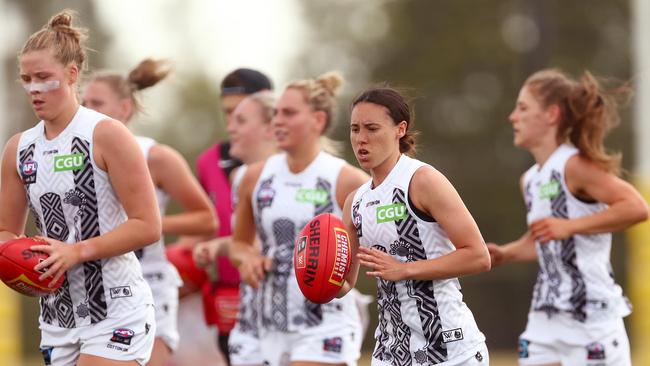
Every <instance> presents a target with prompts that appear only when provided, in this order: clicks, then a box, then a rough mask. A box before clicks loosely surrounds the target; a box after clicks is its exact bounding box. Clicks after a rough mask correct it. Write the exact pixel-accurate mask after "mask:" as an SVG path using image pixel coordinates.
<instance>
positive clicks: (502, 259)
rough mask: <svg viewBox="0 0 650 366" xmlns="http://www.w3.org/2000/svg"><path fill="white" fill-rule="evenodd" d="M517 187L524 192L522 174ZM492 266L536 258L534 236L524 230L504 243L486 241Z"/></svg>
mask: <svg viewBox="0 0 650 366" xmlns="http://www.w3.org/2000/svg"><path fill="white" fill-rule="evenodd" d="M519 189H520V190H521V194H522V195H523V194H524V176H523V175H522V176H521V178H519ZM488 250H489V252H490V260H491V262H492V266H500V265H502V264H506V263H509V262H527V261H534V260H537V251H536V250H535V238H534V237H533V236H532V234H531V232H530V231H526V232H525V233H524V235H522V236H521V238H519V239H517V240H515V241H513V242H510V243H508V244H505V245H497V244H495V243H488Z"/></svg>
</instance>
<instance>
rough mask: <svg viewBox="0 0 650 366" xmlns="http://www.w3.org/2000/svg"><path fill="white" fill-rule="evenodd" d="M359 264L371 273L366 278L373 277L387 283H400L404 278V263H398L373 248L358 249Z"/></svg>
mask: <svg viewBox="0 0 650 366" xmlns="http://www.w3.org/2000/svg"><path fill="white" fill-rule="evenodd" d="M357 258H359V264H361V265H362V266H365V267H368V268H370V269H371V271H368V272H366V274H367V275H368V276H374V277H377V278H381V279H384V280H388V281H401V280H403V279H404V278H405V272H406V271H405V267H406V263H403V262H400V261H398V260H397V259H395V258H393V257H392V256H391V255H389V254H387V253H384V252H382V251H381V250H378V249H375V248H366V247H361V246H360V247H359V253H358V254H357Z"/></svg>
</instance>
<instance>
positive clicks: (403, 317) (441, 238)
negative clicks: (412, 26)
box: [341, 88, 490, 366]
mask: <svg viewBox="0 0 650 366" xmlns="http://www.w3.org/2000/svg"><path fill="white" fill-rule="evenodd" d="M411 115H412V113H411V110H410V107H409V105H408V103H407V102H406V100H405V99H404V98H403V96H402V95H401V94H400V93H399V92H397V91H396V90H394V89H391V88H371V89H368V90H366V91H364V92H362V93H361V94H359V96H357V97H356V98H355V100H354V101H353V103H352V115H351V117H350V142H351V144H352V149H353V151H354V154H355V156H356V158H357V161H358V162H359V165H360V166H361V167H362V168H364V169H366V170H368V171H370V174H371V176H372V179H370V180H369V181H367V182H366V183H365V184H364V185H362V186H361V187H359V189H358V190H356V191H354V192H353V193H351V194H350V196H349V197H348V198H347V200H346V202H345V206H344V211H343V215H344V216H343V218H344V222H345V223H346V225H347V226H348V229H349V230H348V231H349V234H350V242H351V245H352V248H353V249H352V252H353V253H358V254H357V257H356V258H355V259H354V260H353V267H352V268H351V270H350V272H349V275H348V277H347V281H346V285H345V288H344V289H343V291H342V292H341V294H344V293H345V290H347V288H350V287H353V286H354V284H355V283H356V280H357V276H358V272H359V264H361V265H363V266H365V267H368V268H369V271H368V272H366V273H367V274H368V275H370V276H373V277H376V278H377V293H378V295H377V305H378V312H379V324H378V326H377V329H376V331H375V339H376V344H375V349H374V351H373V354H372V365H385V366H388V365H436V364H445V365H489V355H488V350H487V346H486V344H485V336H484V335H483V333H481V331H480V330H479V329H478V327H477V325H476V321H475V320H474V316H473V315H472V312H471V311H470V310H469V308H468V307H467V305H465V303H464V302H463V296H462V293H461V291H460V284H459V282H458V279H457V277H460V276H463V275H468V274H472V273H478V272H485V271H489V269H490V257H489V254H488V251H487V249H486V248H485V244H484V242H483V237H482V236H481V233H480V231H479V229H478V226H477V224H476V222H475V221H474V218H473V217H472V215H471V214H470V213H469V211H468V210H467V208H466V207H465V204H464V203H463V201H462V200H461V198H460V196H459V195H458V193H457V192H456V190H455V189H454V187H453V186H452V185H451V183H450V182H449V181H448V180H447V178H446V177H445V176H444V175H442V174H441V173H440V172H439V171H437V170H436V169H434V168H433V167H431V166H430V165H428V164H426V163H423V162H421V161H419V160H416V159H413V158H411V157H409V155H412V154H413V153H414V150H415V147H414V144H415V140H414V136H415V135H414V132H413V130H409V128H410V127H412V125H413V122H414V121H413V119H412V118H411Z"/></svg>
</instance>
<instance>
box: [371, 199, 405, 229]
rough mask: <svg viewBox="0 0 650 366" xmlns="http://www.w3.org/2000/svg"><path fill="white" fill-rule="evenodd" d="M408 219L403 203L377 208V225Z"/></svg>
mask: <svg viewBox="0 0 650 366" xmlns="http://www.w3.org/2000/svg"><path fill="white" fill-rule="evenodd" d="M405 218H406V206H405V205H404V204H403V203H395V204H392V205H386V206H379V207H377V223H378V224H381V223H383V222H390V221H397V220H403V219H405Z"/></svg>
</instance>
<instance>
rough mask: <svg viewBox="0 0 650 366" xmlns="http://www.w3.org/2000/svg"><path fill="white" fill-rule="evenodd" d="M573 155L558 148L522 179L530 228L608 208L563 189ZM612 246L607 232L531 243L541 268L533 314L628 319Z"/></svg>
mask: <svg viewBox="0 0 650 366" xmlns="http://www.w3.org/2000/svg"><path fill="white" fill-rule="evenodd" d="M577 153H578V150H577V149H576V148H574V147H572V146H569V145H561V146H560V147H558V148H557V150H555V152H553V154H552V155H551V156H550V157H549V159H548V160H547V161H546V163H544V165H543V166H542V167H539V166H538V165H534V166H533V167H531V168H530V169H529V170H528V171H527V172H526V173H525V174H524V179H523V187H524V199H525V201H526V208H527V210H528V215H527V221H528V224H529V225H530V224H531V223H533V222H534V221H536V220H539V219H542V218H545V217H557V218H562V219H573V218H577V217H582V216H587V215H592V214H595V213H597V212H600V211H602V210H603V209H605V208H606V205H604V204H602V203H599V202H591V203H590V202H583V201H581V200H580V199H578V198H576V197H575V196H573V195H572V194H571V192H570V191H569V189H568V188H567V185H566V182H565V179H564V169H565V166H566V163H567V161H568V160H569V158H571V157H572V156H573V155H575V154H577ZM611 245H612V235H611V234H609V233H605V234H593V235H573V236H571V237H569V238H567V239H564V240H553V241H550V242H548V243H545V244H541V243H539V242H537V243H535V246H536V249H537V258H538V261H539V266H540V269H539V274H538V276H537V282H536V283H535V287H534V290H533V300H532V304H531V310H532V311H544V312H546V313H547V314H548V315H549V316H552V315H553V314H556V313H559V312H567V313H570V314H571V316H572V317H573V318H574V319H576V320H578V321H581V322H585V321H591V320H596V321H602V320H609V319H615V318H619V317H621V316H626V315H628V314H629V313H630V310H631V309H630V306H629V303H628V302H627V299H626V298H625V297H624V296H623V295H622V293H623V292H622V290H621V287H620V286H618V285H617V284H616V283H615V282H614V276H613V273H612V267H611V265H610V262H609V254H610V250H611Z"/></svg>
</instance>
